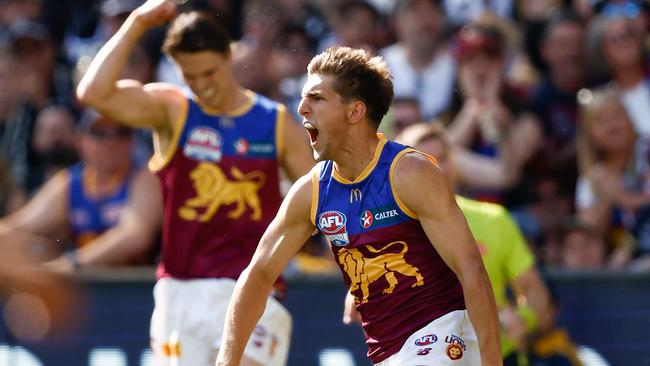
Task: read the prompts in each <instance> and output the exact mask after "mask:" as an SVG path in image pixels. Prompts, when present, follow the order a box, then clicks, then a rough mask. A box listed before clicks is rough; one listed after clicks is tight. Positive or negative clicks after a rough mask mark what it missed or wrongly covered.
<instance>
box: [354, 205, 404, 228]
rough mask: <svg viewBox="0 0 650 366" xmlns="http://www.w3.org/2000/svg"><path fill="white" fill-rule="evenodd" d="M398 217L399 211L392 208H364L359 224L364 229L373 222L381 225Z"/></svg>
mask: <svg viewBox="0 0 650 366" xmlns="http://www.w3.org/2000/svg"><path fill="white" fill-rule="evenodd" d="M373 211H374V213H373ZM398 217H399V213H398V212H397V210H394V209H384V208H378V209H374V210H365V211H363V213H362V214H361V226H362V227H363V228H364V229H367V228H369V227H371V226H372V225H373V224H377V225H381V224H386V223H390V222H392V221H394V220H395V219H396V218H398Z"/></svg>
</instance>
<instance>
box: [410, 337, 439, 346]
mask: <svg viewBox="0 0 650 366" xmlns="http://www.w3.org/2000/svg"><path fill="white" fill-rule="evenodd" d="M437 341H438V337H437V336H436V335H435V334H427V335H425V336H422V337H420V338H418V339H417V340H416V341H415V345H416V346H428V345H430V344H434V343H436V342H437Z"/></svg>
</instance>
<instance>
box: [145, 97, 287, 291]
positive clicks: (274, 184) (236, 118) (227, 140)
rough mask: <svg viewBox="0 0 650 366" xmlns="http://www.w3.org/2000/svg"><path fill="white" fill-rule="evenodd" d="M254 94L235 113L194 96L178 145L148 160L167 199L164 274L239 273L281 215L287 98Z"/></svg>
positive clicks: (217, 275)
mask: <svg viewBox="0 0 650 366" xmlns="http://www.w3.org/2000/svg"><path fill="white" fill-rule="evenodd" d="M249 96H250V103H248V105H246V106H244V107H242V109H241V110H239V111H236V112H234V113H232V114H229V115H223V114H222V115H217V114H212V113H210V112H209V111H205V110H203V109H201V107H199V105H198V104H197V103H196V102H195V101H194V100H192V99H189V98H188V99H187V104H186V109H187V111H186V113H185V115H184V121H181V123H179V124H178V126H179V127H178V130H177V131H175V133H174V137H173V138H174V140H173V146H171V147H170V148H169V149H168V152H167V155H166V156H165V159H164V160H163V159H159V158H157V157H154V158H153V159H152V160H151V162H150V163H149V167H150V168H151V169H152V170H154V171H156V172H157V174H158V176H159V177H160V180H161V184H162V192H163V199H164V222H165V224H164V225H163V240H162V258H161V263H160V265H159V267H158V271H157V276H158V278H160V277H168V276H171V277H175V278H179V279H191V278H233V279H237V278H238V277H239V274H240V273H241V271H242V270H243V269H244V268H245V267H246V266H247V265H248V263H249V262H250V259H251V257H252V255H253V253H254V251H255V248H256V247H257V244H258V242H259V239H260V238H261V236H262V234H263V233H264V230H265V229H266V227H267V226H268V224H269V223H270V222H271V220H272V219H273V217H274V216H275V214H276V211H277V210H278V208H279V206H280V202H281V196H280V192H279V183H278V155H279V154H280V153H281V141H279V138H281V136H282V134H281V133H279V132H280V131H282V123H283V122H284V114H285V111H284V106H282V105H280V104H278V103H275V102H272V101H270V100H268V99H266V98H264V97H262V96H260V95H257V94H253V93H252V92H249Z"/></svg>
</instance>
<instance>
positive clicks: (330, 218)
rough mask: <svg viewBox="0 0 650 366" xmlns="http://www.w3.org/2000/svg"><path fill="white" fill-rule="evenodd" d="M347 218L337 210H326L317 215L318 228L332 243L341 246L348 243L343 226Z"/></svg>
mask: <svg viewBox="0 0 650 366" xmlns="http://www.w3.org/2000/svg"><path fill="white" fill-rule="evenodd" d="M346 222H347V218H346V217H345V215H344V214H343V213H341V212H339V211H326V212H323V213H322V214H320V216H319V217H318V228H319V229H320V231H322V232H323V234H325V236H327V238H328V239H329V240H330V242H332V244H334V245H336V246H339V247H342V246H346V245H348V244H350V240H349V238H348V233H347V230H346V228H345V223H346Z"/></svg>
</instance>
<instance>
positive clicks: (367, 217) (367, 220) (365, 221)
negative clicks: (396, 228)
mask: <svg viewBox="0 0 650 366" xmlns="http://www.w3.org/2000/svg"><path fill="white" fill-rule="evenodd" d="M371 225H372V212H370V211H369V210H365V211H363V213H362V214H361V226H362V227H363V228H364V229H367V228H369V227H370V226H371Z"/></svg>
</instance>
